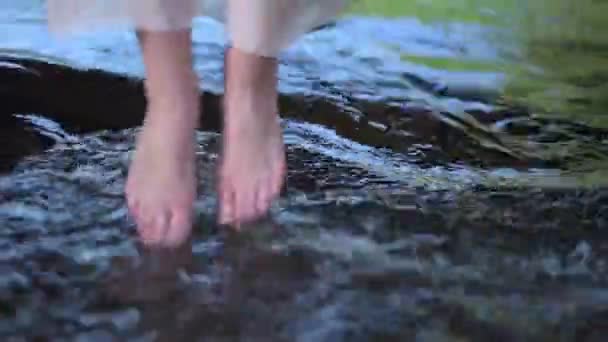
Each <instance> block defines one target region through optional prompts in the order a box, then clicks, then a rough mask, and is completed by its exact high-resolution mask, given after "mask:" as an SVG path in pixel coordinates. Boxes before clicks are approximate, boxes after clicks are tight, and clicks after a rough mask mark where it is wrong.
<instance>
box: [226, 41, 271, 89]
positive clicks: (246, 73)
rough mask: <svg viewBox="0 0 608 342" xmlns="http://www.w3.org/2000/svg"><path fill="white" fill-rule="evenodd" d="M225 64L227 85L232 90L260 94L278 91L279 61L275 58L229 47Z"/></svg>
mask: <svg viewBox="0 0 608 342" xmlns="http://www.w3.org/2000/svg"><path fill="white" fill-rule="evenodd" d="M225 65H226V68H225V70H226V71H225V78H226V87H227V88H228V89H230V90H231V91H235V92H239V93H244V94H252V95H256V94H259V95H260V96H264V95H272V94H273V93H275V92H276V87H277V69H278V63H277V60H276V59H275V58H268V57H263V56H258V55H254V54H250V53H246V52H244V51H241V50H239V49H238V48H229V49H228V51H227V53H226V60H225Z"/></svg>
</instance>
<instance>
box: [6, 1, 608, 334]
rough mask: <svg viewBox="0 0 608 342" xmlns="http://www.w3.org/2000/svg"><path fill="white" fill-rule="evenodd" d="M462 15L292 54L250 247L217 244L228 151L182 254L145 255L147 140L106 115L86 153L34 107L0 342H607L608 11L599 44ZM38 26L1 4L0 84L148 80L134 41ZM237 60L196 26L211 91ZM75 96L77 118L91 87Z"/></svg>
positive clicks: (446, 8)
mask: <svg viewBox="0 0 608 342" xmlns="http://www.w3.org/2000/svg"><path fill="white" fill-rule="evenodd" d="M446 2H447V1H430V0H429V1H417V2H416V1H411V2H407V4H404V5H402V6H401V5H392V3H393V2H391V1H386V2H380V1H378V2H374V3H364V2H363V3H361V4H360V7H358V8H357V9H356V10H355V12H354V14H353V15H349V16H346V17H344V18H342V19H340V20H338V21H337V22H336V24H335V25H332V26H330V27H327V28H324V29H322V30H320V31H317V32H314V33H311V34H309V35H307V36H306V37H303V38H302V39H301V40H299V41H298V42H296V43H295V44H294V45H293V46H292V47H291V48H290V49H288V50H287V51H285V53H284V54H283V55H282V56H281V68H280V89H281V93H282V94H283V95H284V97H283V100H282V101H283V103H284V104H285V105H284V106H283V107H282V108H285V110H284V113H282V114H283V116H284V121H283V125H284V128H285V139H286V143H287V150H288V164H289V172H288V186H287V190H286V192H285V194H284V195H283V196H282V198H281V199H280V200H279V201H278V202H277V203H276V205H275V206H274V207H273V210H272V212H271V215H270V216H269V217H268V218H267V219H265V220H263V221H261V222H258V223H255V224H252V225H251V226H249V227H246V228H247V229H245V233H242V234H234V233H232V232H230V231H228V230H226V229H224V228H223V227H218V226H217V225H216V224H215V223H214V221H215V210H216V196H215V194H214V192H213V189H214V184H215V179H214V176H215V173H214V168H215V163H216V161H217V153H218V145H219V144H218V133H216V132H213V131H201V132H200V133H199V135H198V141H199V149H198V156H199V170H200V180H201V181H200V189H199V193H200V196H199V197H198V201H197V213H198V220H197V223H196V227H195V233H194V236H193V238H192V241H191V242H190V243H189V244H188V245H187V246H184V247H183V248H181V249H180V250H177V251H151V250H146V249H145V248H143V247H142V246H140V245H138V243H137V240H136V238H135V234H134V226H133V223H132V222H131V221H130V219H129V217H128V213H127V211H126V208H125V202H124V199H123V195H122V189H123V185H124V181H125V175H126V172H127V167H128V161H129V158H130V155H131V153H132V151H133V148H134V141H133V140H134V134H135V133H136V131H137V128H134V127H133V128H122V129H111V128H113V127H115V126H113V125H108V126H107V127H104V126H103V125H100V126H99V127H97V126H94V125H93V124H90V125H89V126H87V120H88V119H85V118H94V119H92V120H93V121H95V120H97V121H95V122H101V121H103V120H101V119H99V118H96V117H93V116H92V115H90V113H98V112H99V110H98V108H96V107H94V106H96V105H93V104H91V107H90V108H89V107H87V108H83V109H80V111H81V112H82V116H83V119H82V121H81V122H80V123H79V126H82V127H84V126H87V127H89V128H88V129H86V130H85V131H86V132H84V133H83V132H78V131H77V130H73V129H70V128H69V127H68V126H69V125H68V124H67V123H66V124H65V125H64V123H62V122H56V121H52V120H49V119H48V118H47V117H48V116H50V117H53V115H50V114H49V113H52V114H57V113H54V112H53V111H52V110H48V113H47V112H45V110H44V108H43V107H41V106H38V107H36V105H35V103H34V102H35V101H33V100H32V101H33V102H32V104H31V106H30V104H29V103H28V106H29V107H28V106H25V107H27V108H43V109H41V110H38V111H37V110H27V111H23V110H21V111H20V110H13V111H12V112H11V114H15V115H16V117H18V118H19V121H18V122H19V125H24V126H27V127H29V128H31V129H33V131H34V132H36V134H37V135H41V136H44V137H45V138H44V139H45V141H46V142H47V143H46V144H47V145H45V146H49V148H48V149H44V151H42V152H39V153H29V154H28V155H27V156H25V157H23V158H20V159H19V161H18V162H17V163H16V164H11V167H10V168H8V169H9V170H8V171H7V172H5V173H4V174H3V175H2V176H1V177H0V226H1V228H2V229H0V270H1V271H0V272H1V273H0V336H1V337H2V341H332V342H333V341H432V342H435V341H603V337H602V336H603V335H604V334H605V333H606V332H608V331H607V329H606V326H607V325H606V320H608V291H606V286H608V277H607V276H606V274H607V273H606V272H607V268H608V243H606V242H605V241H606V233H605V227H606V220H608V212H607V211H606V208H607V207H606V203H607V202H608V192H606V191H605V190H604V189H603V187H602V185H603V177H602V175H603V174H604V173H603V169H605V167H604V165H605V162H604V160H605V158H606V156H607V155H608V146H607V145H606V137H607V136H608V131H606V130H604V125H603V121H602V118H601V114H602V111H603V110H604V108H606V107H605V106H604V107H602V104H605V100H604V99H603V97H602V96H600V95H599V94H600V93H601V91H602V89H604V88H605V84H606V82H605V80H606V78H602V76H601V75H602V74H603V72H604V70H605V67H606V66H607V65H608V64H606V63H604V61H605V60H606V55H605V51H606V50H605V49H603V48H602V46H605V44H604V41H603V40H602V39H603V38H601V39H600V38H597V39H596V38H594V37H600V36H601V35H600V34H599V33H598V32H599V30H600V29H601V28H602V26H601V25H600V24H597V23H598V21H597V18H596V16H594V15H593V14H592V12H593V11H592V10H588V9H589V8H593V7H589V6H597V7H596V8H598V9H600V8H603V6H604V5H603V3H602V2H600V1H598V2H592V1H587V2H581V4H580V5H578V6H577V7H575V8H583V9H587V12H585V13H583V14H580V15H581V16H582V18H583V19H585V18H587V19H588V20H587V21H585V25H582V27H583V29H581V30H580V31H581V32H583V33H580V35H570V36H568V37H565V38H560V39H558V38H556V37H561V33H560V32H557V31H555V30H539V29H538V27H542V26H543V23H553V22H558V23H560V25H566V24H564V20H565V19H564V18H566V19H571V18H572V17H574V15H573V16H572V17H571V16H565V17H564V16H563V14H564V13H568V12H566V9H567V7H566V6H565V5H564V6H562V7H560V6H554V7H552V8H551V10H545V9H543V8H542V6H540V5H538V6H536V5H535V6H532V5H530V6H528V7H529V8H528V7H526V6H525V3H523V2H522V3H517V2H516V1H512V2H509V6H506V5H500V6H494V7H492V6H490V5H491V4H492V2H487V3H486V4H485V5H484V6H485V7H482V6H481V5H480V4H478V3H476V2H473V1H459V2H449V3H450V4H449V5H448V4H445V3H446ZM543 2H544V1H540V2H539V3H543ZM497 3H498V2H497ZM560 3H566V1H562V2H560ZM592 3H593V4H592ZM585 6H588V7H585ZM533 7H534V8H533ZM547 8H548V7H547ZM524 9H525V10H526V11H528V12H526V13H529V14H535V15H537V17H534V19H535V21H532V20H527V19H525V18H524V17H522V16H521V15H519V16H518V15H517V14H518V13H521V11H522V10H524ZM560 9H561V10H562V12H560ZM543 11H545V12H546V14H547V15H546V16H538V14H539V13H543ZM554 12H555V13H554ZM377 13H379V14H382V15H383V16H382V17H378V16H371V15H370V14H377ZM590 13H591V14H590ZM43 14H44V12H43V9H42V6H41V4H40V2H39V1H33V0H28V1H20V2H19V3H18V4H17V3H12V4H8V2H6V3H2V4H0V46H1V47H2V49H3V50H2V53H1V54H0V55H1V57H0V71H1V72H2V73H4V74H8V75H13V74H12V73H17V74H18V75H21V76H22V75H28V73H30V74H32V75H41V73H40V70H41V69H36V66H35V65H34V64H32V63H30V62H28V61H31V58H34V59H37V60H44V61H49V62H50V63H51V65H53V63H57V64H59V65H68V66H70V68H72V69H71V70H73V72H74V73H82V74H85V73H86V69H89V68H98V69H103V70H105V71H108V72H114V73H119V74H124V75H128V76H131V77H134V78H138V77H141V76H142V75H143V65H142V63H141V56H140V55H139V52H138V50H137V46H136V40H135V37H134V35H133V34H132V33H125V32H110V33H95V34H92V35H87V36H83V37H78V38H75V39H73V40H69V41H63V42H62V41H57V40H53V39H51V38H50V36H49V35H48V34H47V32H46V31H45V26H44V24H45V22H44V15H43ZM387 14H391V16H390V17H389V16H387ZM560 15H561V16H560ZM576 18H579V17H578V16H577V17H576ZM541 19H542V20H541ZM572 20H573V19H572ZM516 23H517V25H516ZM524 23H525V24H526V25H529V26H526V25H524ZM545 25H549V24H545ZM572 25H573V24H572ZM598 25H599V26H598ZM560 27H561V26H560ZM575 27H579V26H575ZM515 28H517V29H515ZM604 32H606V31H604ZM525 33H527V34H525ZM533 33H534V34H533ZM574 43H576V44H574ZM572 44H574V46H575V47H572V46H573V45H572ZM223 49H224V32H223V30H222V27H221V26H219V25H218V24H217V23H214V22H212V21H210V20H208V19H205V18H200V19H197V20H196V23H195V33H194V50H195V54H196V70H197V72H198V73H199V75H200V76H201V78H202V79H203V80H204V82H203V83H202V85H201V86H202V88H204V89H205V90H207V91H209V92H211V93H221V91H222V82H223V75H222V71H223V70H222V61H223ZM550 56H551V57H550ZM579 61H584V64H580V65H578V67H574V66H573V65H574V64H576V63H583V62H579ZM28 63H29V64H28ZM570 66H572V67H570ZM57 68H59V66H57ZM58 75H62V74H61V73H59V72H58ZM66 75H67V74H66ZM21 76H20V77H21ZM575 76H576V77H575ZM3 77H4V76H3ZM36 77H38V76H36ZM40 77H42V76H40ZM66 77H67V76H66ZM83 77H84V76H83ZM86 77H89V76H86ZM90 77H92V76H90ZM9 79H10V80H14V79H13V78H9ZM15 79H17V80H19V79H20V78H15ZM65 79H66V80H67V81H61V76H60V77H59V78H57V79H56V80H58V82H60V81H61V82H64V83H62V84H65V85H67V86H68V87H69V90H67V91H66V93H67V94H68V95H67V96H66V98H65V99H61V101H64V102H66V103H70V102H77V100H78V99H77V97H79V96H83V95H79V94H80V93H79V92H82V93H83V94H84V93H85V92H86V89H85V88H86V87H87V86H89V85H90V83H87V84H82V85H81V84H70V83H69V82H71V81H70V80H71V79H72V78H69V79H68V78H65ZM19 84H21V83H19ZM117 84H118V83H117ZM3 87H6V88H3V89H1V92H0V96H3V102H5V103H9V102H10V101H9V100H11V99H10V98H9V97H8V96H7V95H6V94H13V95H14V93H11V91H14V90H11V89H16V87H17V81H14V83H12V84H9V85H3ZM11 87H13V88H11ZM38 87H39V85H37V83H32V86H31V88H26V89H31V91H32V93H33V92H35V91H37V90H36V89H38ZM72 87H73V88H72ZM20 89H21V88H20ZM116 89H118V85H117V86H116ZM121 89H122V88H121ZM53 91H54V90H53ZM108 91H109V90H108ZM107 100H109V101H106V102H107V103H105V104H104V106H107V108H108V113H107V115H108V116H111V115H113V114H112V111H114V110H116V111H117V112H118V111H119V109H118V108H119V107H120V108H123V107H121V103H120V101H119V100H118V98H114V99H112V98H108V99H107ZM40 101H42V100H40ZM26 102H27V101H26ZM11 103H12V102H11ZM25 107H24V108H25ZM66 108H67V107H66ZM103 108H106V107H103ZM113 108H116V109H113ZM2 115H4V114H2ZM101 116H103V114H102V115H101ZM56 117H60V115H59V116H57V115H56ZM100 120H101V121H100ZM58 121H60V120H58ZM6 127H8V126H6ZM2 139H4V138H0V141H3V145H5V146H13V145H10V144H9V142H6V140H2ZM7 144H8V145H7ZM15 146H16V145H15ZM3 148H4V147H3ZM5 149H6V148H5ZM19 151H21V150H19ZM9 152H10V151H9ZM5 154H6V155H9V154H10V153H8V152H4V151H2V152H1V153H0V157H2V156H4V155H5ZM3 169H4V168H3Z"/></svg>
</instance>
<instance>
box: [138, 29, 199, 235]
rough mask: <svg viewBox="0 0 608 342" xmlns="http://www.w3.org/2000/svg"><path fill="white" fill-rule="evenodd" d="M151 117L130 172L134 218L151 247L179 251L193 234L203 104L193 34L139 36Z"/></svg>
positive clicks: (148, 34) (183, 32) (188, 32)
mask: <svg viewBox="0 0 608 342" xmlns="http://www.w3.org/2000/svg"><path fill="white" fill-rule="evenodd" d="M138 37H139V40H140V43H141V47H142V51H143V56H144V62H145V65H146V97H147V100H148V101H147V103H148V108H147V113H146V120H145V123H144V127H143V129H142V131H141V133H140V135H139V136H138V139H137V147H136V151H135V155H134V158H133V160H132V162H131V167H130V169H129V177H128V179H127V185H126V195H127V201H128V205H129V209H130V212H131V214H132V216H133V217H134V218H135V220H136V222H137V229H138V231H139V234H140V237H141V239H142V240H143V241H144V243H145V244H147V245H155V246H165V247H177V246H178V245H180V244H182V243H184V242H185V241H186V240H187V239H188V237H189V235H190V232H191V230H192V219H193V204H194V200H195V197H196V172H195V171H196V170H195V167H196V154H195V146H196V145H195V143H196V142H195V129H196V127H197V124H198V118H199V113H200V104H199V99H198V87H197V83H198V81H197V77H196V74H195V73H194V71H193V69H192V55H191V40H190V31H175V32H138Z"/></svg>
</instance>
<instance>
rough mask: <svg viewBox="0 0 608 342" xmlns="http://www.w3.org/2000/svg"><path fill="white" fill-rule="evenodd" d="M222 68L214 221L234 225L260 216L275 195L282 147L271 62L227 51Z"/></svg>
mask: <svg viewBox="0 0 608 342" xmlns="http://www.w3.org/2000/svg"><path fill="white" fill-rule="evenodd" d="M226 70H227V75H226V95H225V113H224V132H223V144H224V146H223V154H222V162H221V166H220V175H219V176H220V177H219V179H220V181H219V189H218V190H219V198H220V214H219V222H220V223H222V224H237V225H238V224H240V223H245V222H248V221H252V220H255V219H257V218H259V217H261V216H263V215H265V214H266V213H267V211H268V210H269V208H270V205H271V203H272V201H273V200H274V199H275V198H276V197H277V196H278V195H279V194H280V192H281V188H282V186H283V182H284V178H285V173H286V161H285V147H284V144H283V134H282V130H281V126H280V122H279V115H278V108H277V100H278V99H277V89H276V61H275V60H271V59H268V58H264V57H257V56H253V55H247V54H245V53H243V52H240V51H238V50H236V49H231V51H229V53H228V56H227V67H226Z"/></svg>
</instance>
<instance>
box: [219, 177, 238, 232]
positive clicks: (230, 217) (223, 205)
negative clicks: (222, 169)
mask: <svg viewBox="0 0 608 342" xmlns="http://www.w3.org/2000/svg"><path fill="white" fill-rule="evenodd" d="M219 197H220V203H219V204H220V214H219V222H220V224H228V223H231V222H233V221H234V214H235V206H236V203H235V202H236V200H235V199H236V196H235V192H234V190H233V188H232V186H230V185H227V184H224V185H223V186H222V187H221V188H220V191H219Z"/></svg>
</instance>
